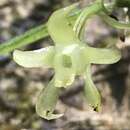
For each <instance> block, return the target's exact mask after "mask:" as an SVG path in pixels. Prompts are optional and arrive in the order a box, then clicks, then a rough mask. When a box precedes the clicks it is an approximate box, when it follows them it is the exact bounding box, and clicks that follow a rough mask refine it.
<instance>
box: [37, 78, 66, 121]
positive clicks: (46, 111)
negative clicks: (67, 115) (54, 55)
mask: <svg viewBox="0 0 130 130" xmlns="http://www.w3.org/2000/svg"><path fill="white" fill-rule="evenodd" d="M59 92H60V88H58V87H55V86H54V79H52V80H51V81H50V83H49V84H48V86H47V87H46V88H44V89H43V90H42V91H41V93H40V95H39V96H38V98H37V102H36V112H37V114H38V115H39V116H41V117H42V118H44V119H47V120H52V119H56V118H59V117H61V116H63V114H53V112H54V109H55V106H56V103H57V100H58V97H59Z"/></svg>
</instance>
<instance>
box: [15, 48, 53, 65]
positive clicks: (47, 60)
mask: <svg viewBox="0 0 130 130" xmlns="http://www.w3.org/2000/svg"><path fill="white" fill-rule="evenodd" d="M54 54H55V50H54V47H53V46H50V47H46V48H43V49H39V50H35V51H19V50H15V51H14V53H13V59H14V61H15V62H16V63H17V64H19V65H21V66H23V67H52V66H53V57H54Z"/></svg>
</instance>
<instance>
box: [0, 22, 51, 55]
mask: <svg viewBox="0 0 130 130" xmlns="http://www.w3.org/2000/svg"><path fill="white" fill-rule="evenodd" d="M47 36H49V34H48V31H47V27H46V24H44V25H40V26H38V27H35V28H33V29H31V30H29V31H27V32H25V33H24V34H21V35H20V36H17V37H15V38H13V39H12V40H9V41H7V42H5V43H2V44H1V45H0V55H6V54H7V53H9V52H11V51H13V50H14V49H16V48H20V47H22V46H25V45H28V44H31V43H33V42H35V41H37V40H40V39H42V38H45V37H47Z"/></svg>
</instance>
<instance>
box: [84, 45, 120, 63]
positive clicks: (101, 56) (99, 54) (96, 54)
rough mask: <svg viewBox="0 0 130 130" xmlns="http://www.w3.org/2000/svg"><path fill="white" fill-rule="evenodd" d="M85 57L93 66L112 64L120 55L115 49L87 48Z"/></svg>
mask: <svg viewBox="0 0 130 130" xmlns="http://www.w3.org/2000/svg"><path fill="white" fill-rule="evenodd" d="M85 56H86V59H88V60H89V62H90V63H94V64H113V63H116V62H117V61H119V60H120V59H121V53H120V51H119V50H118V49H116V48H110V49H100V48H92V47H87V49H86V51H85Z"/></svg>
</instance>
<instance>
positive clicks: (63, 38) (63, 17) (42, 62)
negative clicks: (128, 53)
mask: <svg viewBox="0 0 130 130" xmlns="http://www.w3.org/2000/svg"><path fill="white" fill-rule="evenodd" d="M77 7H78V4H74V5H72V6H69V7H67V8H63V9H60V10H58V11H55V12H54V13H53V14H52V15H51V17H50V19H49V20H48V23H47V27H48V32H49V34H50V37H51V38H52V40H53V41H54V44H55V45H54V46H49V47H46V48H43V49H39V50H35V51H19V50H16V51H14V53H13V57H14V60H15V61H16V63H18V64H19V65H21V66H24V67H48V68H53V69H54V71H55V75H54V77H53V79H52V80H51V81H50V82H49V84H48V86H47V87H45V88H44V89H43V90H42V91H41V93H40V95H39V96H38V99H37V103H36V112H37V113H38V114H39V115H40V116H41V117H43V118H45V119H48V120H50V119H56V118H59V117H61V116H62V115H63V114H53V112H54V110H55V105H56V102H57V100H58V97H59V92H60V89H61V87H67V86H70V85H71V84H72V83H73V81H74V79H75V76H76V75H81V76H83V78H84V80H85V88H84V91H85V97H86V99H87V102H88V104H89V105H90V106H91V107H92V108H93V109H94V110H96V111H99V109H100V106H101V98H100V94H99V92H98V90H97V88H96V87H95V85H94V83H93V81H92V78H91V64H112V63H115V62H117V61H118V60H119V59H120V58H121V54H120V51H118V49H116V48H109V49H108V48H104V49H100V48H93V47H89V46H88V45H86V44H85V43H83V42H82V41H81V40H80V39H79V38H78V37H77V36H76V35H75V32H74V31H73V26H72V25H71V23H69V21H68V19H67V16H68V14H69V13H71V12H72V11H73V10H75V9H76V8H77Z"/></svg>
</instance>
